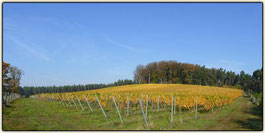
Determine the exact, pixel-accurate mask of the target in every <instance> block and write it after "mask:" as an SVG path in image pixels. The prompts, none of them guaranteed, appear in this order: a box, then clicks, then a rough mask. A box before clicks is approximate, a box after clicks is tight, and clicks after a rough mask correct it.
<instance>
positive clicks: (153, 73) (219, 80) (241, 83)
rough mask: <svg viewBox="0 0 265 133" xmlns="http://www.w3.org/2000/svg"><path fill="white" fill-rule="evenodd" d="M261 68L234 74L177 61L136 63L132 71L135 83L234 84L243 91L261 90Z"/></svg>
mask: <svg viewBox="0 0 265 133" xmlns="http://www.w3.org/2000/svg"><path fill="white" fill-rule="evenodd" d="M262 71H263V70H262V69H258V70H255V71H254V72H253V74H252V75H250V74H247V73H245V72H244V71H243V70H242V71H241V72H240V73H239V74H236V73H235V72H233V71H226V70H225V69H223V68H218V69H217V68H206V67H205V66H200V65H194V64H189V63H180V62H177V61H160V62H152V63H149V64H147V65H146V66H143V65H138V66H137V67H136V70H135V71H134V81H135V82H136V83H163V84H168V83H170V84H195V85H208V86H234V87H237V88H241V89H243V90H245V91H247V90H248V89H250V90H252V91H253V92H256V93H259V92H262V83H263V73H262Z"/></svg>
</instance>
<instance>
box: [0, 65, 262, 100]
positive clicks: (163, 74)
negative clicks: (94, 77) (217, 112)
mask: <svg viewBox="0 0 265 133" xmlns="http://www.w3.org/2000/svg"><path fill="white" fill-rule="evenodd" d="M21 74H22V72H21V70H19V69H18V68H16V67H13V66H11V65H10V64H8V63H5V62H3V75H2V78H3V92H17V93H20V94H22V95H24V96H26V97H28V96H30V95H34V94H39V93H63V92H76V91H84V90H93V89H100V88H106V87H112V86H120V85H128V84H145V83H160V84H195V85H208V86H234V87H236V88H240V89H243V90H245V91H249V90H251V91H252V92H255V93H260V92H262V91H263V86H262V83H263V70H262V69H258V70H256V71H254V72H253V74H252V75H250V74H246V73H245V72H244V71H241V72H240V73H239V74H236V73H235V72H232V71H226V70H224V69H222V68H218V69H216V68H206V67H205V66H200V65H194V64H188V63H180V62H177V61H160V62H152V63H149V64H147V65H146V66H143V65H138V66H137V67H136V70H135V71H134V81H132V80H128V79H126V80H119V81H117V82H114V83H110V84H86V85H66V86H40V87H32V86H25V87H19V81H20V79H21Z"/></svg>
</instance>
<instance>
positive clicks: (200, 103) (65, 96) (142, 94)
mask: <svg viewBox="0 0 265 133" xmlns="http://www.w3.org/2000/svg"><path fill="white" fill-rule="evenodd" d="M242 94H243V92H242V91H241V90H238V89H231V88H222V87H208V86H198V85H181V84H169V85H166V84H142V85H126V86H119V87H110V88H105V89H98V90H91V91H81V92H72V93H46V94H38V95H35V96H34V97H39V98H40V99H43V100H47V101H53V102H60V104H62V106H65V107H69V108H75V109H76V110H82V111H85V109H86V108H87V110H89V111H91V112H93V110H95V109H98V108H100V109H101V112H102V115H104V117H105V118H108V113H109V112H111V111H113V110H115V111H117V114H118V116H119V118H120V122H121V123H123V122H124V121H123V117H126V116H128V115H130V114H135V113H139V111H140V114H142V116H143V120H144V121H145V125H146V127H148V122H147V117H146V116H147V115H148V112H160V111H169V112H170V113H171V116H170V117H171V123H172V122H173V119H174V115H176V113H177V112H179V114H182V113H184V112H190V111H192V112H195V113H194V118H195V119H196V118H197V117H198V116H197V112H198V111H204V112H210V111H211V112H213V111H214V110H215V109H220V108H221V107H227V106H228V105H229V104H230V103H232V102H233V101H234V100H235V99H236V98H237V97H239V96H241V95H242ZM118 116H117V117H118ZM180 121H182V120H181V119H180Z"/></svg>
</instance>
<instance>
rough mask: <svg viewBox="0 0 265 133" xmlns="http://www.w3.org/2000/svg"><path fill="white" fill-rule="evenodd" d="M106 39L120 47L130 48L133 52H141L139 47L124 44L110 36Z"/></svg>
mask: <svg viewBox="0 0 265 133" xmlns="http://www.w3.org/2000/svg"><path fill="white" fill-rule="evenodd" d="M105 40H106V41H107V42H108V43H109V44H111V45H113V46H116V47H120V48H123V49H126V50H129V51H131V52H139V50H138V49H136V48H134V47H131V46H129V45H126V44H124V43H120V42H117V41H115V40H113V39H110V38H109V37H105Z"/></svg>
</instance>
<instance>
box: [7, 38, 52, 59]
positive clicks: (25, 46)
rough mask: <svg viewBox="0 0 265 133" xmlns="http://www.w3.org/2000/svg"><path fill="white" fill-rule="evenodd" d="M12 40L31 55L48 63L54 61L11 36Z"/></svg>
mask: <svg viewBox="0 0 265 133" xmlns="http://www.w3.org/2000/svg"><path fill="white" fill-rule="evenodd" d="M10 39H11V40H12V41H13V42H14V43H15V44H17V45H18V46H20V47H22V48H24V49H25V50H26V51H27V52H29V53H31V54H32V55H33V56H35V57H38V58H39V59H41V60H44V61H47V62H50V61H52V59H51V58H50V57H49V56H47V55H46V54H44V53H41V52H40V51H38V50H36V49H34V48H33V47H30V46H28V45H26V44H25V43H23V42H21V41H19V40H17V39H16V38H15V37H13V36H10Z"/></svg>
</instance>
